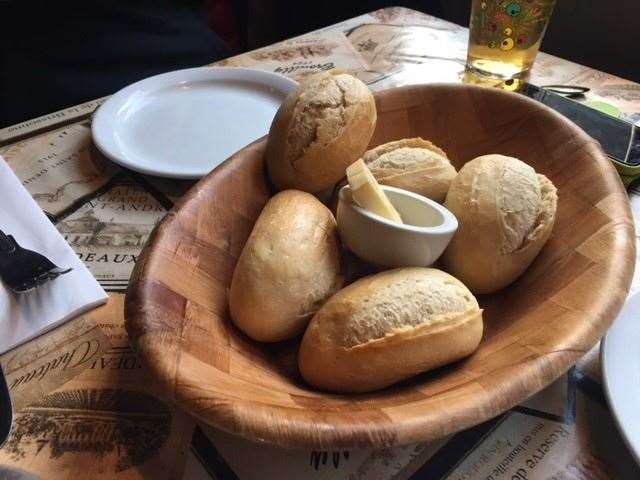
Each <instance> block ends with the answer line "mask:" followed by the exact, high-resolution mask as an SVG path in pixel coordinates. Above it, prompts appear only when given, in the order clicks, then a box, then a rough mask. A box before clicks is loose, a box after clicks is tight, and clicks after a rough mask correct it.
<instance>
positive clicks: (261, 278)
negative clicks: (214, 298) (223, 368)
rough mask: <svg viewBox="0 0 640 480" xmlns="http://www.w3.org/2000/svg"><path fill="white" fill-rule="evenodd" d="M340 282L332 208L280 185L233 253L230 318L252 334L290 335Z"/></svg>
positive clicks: (258, 336)
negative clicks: (235, 259) (237, 253)
mask: <svg viewBox="0 0 640 480" xmlns="http://www.w3.org/2000/svg"><path fill="white" fill-rule="evenodd" d="M341 286H342V277H341V275H340V252H339V245H338V233H337V225H336V221H335V218H334V217H333V214H332V213H331V212H330V211H329V209H328V208H327V207H325V206H324V205H322V203H320V202H319V201H318V200H316V199H315V197H313V195H310V194H308V193H305V192H300V191H297V190H286V191H283V192H280V193H278V194H277V195H275V196H274V197H273V198H271V200H269V202H268V203H267V205H266V206H265V207H264V209H263V210H262V213H261V214H260V216H259V217H258V220H257V221H256V223H255V225H254V227H253V230H252V231H251V235H250V236H249V239H248V240H247V243H246V244H245V246H244V249H243V250H242V254H241V255H240V258H239V259H238V263H237V264H236V268H235V270H234V272H233V278H232V280H231V290H230V292H229V309H230V312H231V318H232V320H233V322H234V323H235V324H236V325H237V326H238V328H240V329H241V330H242V331H243V332H245V333H246V334H247V335H249V336H250V337H251V338H253V339H255V340H259V341H262V342H275V341H280V340H284V339H287V338H291V337H294V336H296V335H298V334H299V333H301V332H302V331H303V330H304V328H305V327H306V326H307V324H308V323H309V319H310V318H311V317H312V316H313V314H314V313H315V312H316V310H317V309H318V308H319V307H320V306H321V305H322V304H323V303H324V301H325V300H326V299H327V298H329V297H330V296H331V295H332V294H333V293H334V292H336V291H337V290H338V289H339V288H340V287H341Z"/></svg>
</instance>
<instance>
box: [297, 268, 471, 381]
mask: <svg viewBox="0 0 640 480" xmlns="http://www.w3.org/2000/svg"><path fill="white" fill-rule="evenodd" d="M481 338H482V310H480V308H479V307H478V302H477V301H476V299H475V298H474V296H473V295H472V294H471V292H470V291H469V290H468V289H467V288H466V287H465V286H464V285H463V284H462V283H461V282H460V281H458V280H456V279H455V278H453V277H452V276H451V275H449V274H447V273H445V272H442V271H440V270H436V269H434V268H420V267H414V268H399V269H395V270H387V271H385V272H382V273H378V274H376V275H371V276H369V277H364V278H362V279H360V280H358V281H356V282H355V283H352V284H351V285H349V286H348V287H346V288H344V289H343V290H341V291H339V292H338V293H336V294H335V295H334V296H333V297H331V298H330V299H329V300H328V301H327V303H325V304H324V306H323V307H322V308H321V309H320V310H318V313H316V315H315V317H313V319H312V320H311V323H310V324H309V327H308V328H307V331H306V333H305V334H304V338H303V340H302V345H301V347H300V353H299V356H298V365H299V368H300V372H301V373H302V376H303V377H304V379H305V380H306V381H307V382H309V383H310V384H311V385H314V386H316V387H318V388H321V389H326V390H332V391H336V392H368V391H371V390H376V389H378V388H383V387H386V386H387V385H391V384H392V383H395V382H398V381H400V380H402V379H405V378H408V377H410V376H412V375H415V374H417V373H420V372H424V371H426V370H429V369H432V368H435V367H439V366H441V365H444V364H446V363H449V362H452V361H454V360H458V359H460V358H463V357H465V356H467V355H469V354H470V353H472V352H473V351H474V350H475V349H476V348H477V346H478V344H479V343H480V339H481Z"/></svg>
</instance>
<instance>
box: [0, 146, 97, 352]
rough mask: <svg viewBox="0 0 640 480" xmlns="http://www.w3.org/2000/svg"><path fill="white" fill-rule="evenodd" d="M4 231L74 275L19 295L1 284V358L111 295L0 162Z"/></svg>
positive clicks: (1, 224) (0, 225)
mask: <svg viewBox="0 0 640 480" xmlns="http://www.w3.org/2000/svg"><path fill="white" fill-rule="evenodd" d="M0 230H2V231H3V232H4V233H6V234H7V235H13V237H14V238H15V239H16V241H17V242H18V244H19V245H20V246H22V247H24V248H26V249H29V250H33V251H35V252H38V253H41V254H42V255H44V256H45V257H47V258H48V259H49V260H51V261H52V262H53V263H55V264H56V265H57V266H58V267H62V268H69V267H72V268H73V270H72V271H71V272H69V273H67V274H65V275H62V276H60V277H58V278H56V279H55V280H53V281H50V282H48V283H46V284H45V285H43V286H41V287H39V288H37V289H35V290H32V291H30V292H27V293H23V294H20V295H15V294H14V293H13V292H11V291H10V290H8V289H7V287H6V286H5V285H3V284H2V282H0V353H4V352H6V351H7V350H10V349H11V348H13V347H16V346H18V345H20V344H22V343H24V342H27V341H29V340H31V339H32V338H34V337H37V336H38V335H41V334H43V333H44V332H46V331H47V330H50V329H52V328H54V327H56V326H58V325H60V324H61V323H63V322H65V321H67V320H69V319H70V318H72V317H75V316H76V315H79V314H81V313H83V312H85V311H87V310H89V309H91V308H93V307H95V306H97V305H100V304H102V303H105V302H106V301H107V294H106V293H105V291H104V290H103V289H102V287H101V286H100V285H99V284H98V282H97V281H96V279H95V278H93V275H91V273H90V272H89V270H87V268H86V267H85V266H84V264H83V263H82V262H81V261H80V260H79V259H78V257H77V256H76V254H75V253H74V252H73V250H72V249H71V247H70V246H69V244H68V243H67V242H66V241H65V240H64V238H62V235H60V233H59V232H58V230H56V228H55V227H54V226H53V224H52V223H51V221H49V219H48V218H47V217H46V216H45V214H44V212H43V211H42V210H41V209H40V207H39V206H38V205H37V204H36V202H35V201H34V200H33V198H31V195H30V194H29V192H27V190H26V189H25V188H24V187H23V186H22V184H21V183H20V180H18V178H17V177H16V176H15V174H14V173H13V172H12V171H11V169H10V168H9V166H8V165H7V164H6V163H5V161H4V159H3V158H2V157H0Z"/></svg>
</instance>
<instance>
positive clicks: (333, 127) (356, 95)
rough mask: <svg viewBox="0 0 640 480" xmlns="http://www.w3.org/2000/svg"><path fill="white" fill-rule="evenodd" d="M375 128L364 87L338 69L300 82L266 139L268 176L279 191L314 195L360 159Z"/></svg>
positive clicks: (372, 105)
mask: <svg viewBox="0 0 640 480" xmlns="http://www.w3.org/2000/svg"><path fill="white" fill-rule="evenodd" d="M375 125H376V105H375V101H374V99H373V95H371V92H370V91H369V89H368V88H367V86H366V85H365V84H364V83H362V82H361V81H360V80H358V79H357V78H355V77H352V76H351V75H349V74H346V73H340V72H338V71H329V72H322V73H318V74H315V75H312V76H311V77H308V78H307V79H305V80H303V81H302V82H301V83H300V85H299V86H298V88H297V89H296V90H295V91H294V92H292V93H291V94H289V96H288V97H287V98H286V99H285V101H284V103H283V104H282V106H281V107H280V109H279V110H278V112H277V113H276V116H275V118H274V120H273V123H272V124H271V129H270V131H269V138H268V140H267V150H266V157H265V158H266V162H267V168H268V171H269V176H270V177H271V181H272V182H273V183H274V185H275V186H276V187H277V188H279V189H285V188H297V189H300V190H304V191H307V192H312V193H317V192H321V191H323V190H325V189H327V188H330V187H331V186H333V184H335V183H336V182H337V181H338V180H340V179H341V178H342V177H343V176H344V170H345V168H347V166H348V165H350V164H352V163H353V162H355V161H356V160H357V159H358V158H360V157H361V156H362V153H363V152H364V151H365V149H366V148H367V145H368V144H369V140H370V139H371V135H373V130H374V128H375Z"/></svg>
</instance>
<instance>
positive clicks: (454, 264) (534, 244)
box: [442, 155, 558, 293]
mask: <svg viewBox="0 0 640 480" xmlns="http://www.w3.org/2000/svg"><path fill="white" fill-rule="evenodd" d="M557 202H558V196H557V191H556V188H555V187H554V186H553V183H551V181H550V180H549V179H548V178H547V177H545V176H544V175H540V174H537V173H536V172H535V170H534V169H533V168H531V167H530V166H529V165H527V164H526V163H524V162H522V161H520V160H518V159H516V158H512V157H505V156H504V155H484V156H482V157H478V158H475V159H473V160H471V161H470V162H467V164H465V165H464V167H462V168H461V169H460V172H459V173H458V176H457V177H456V178H455V179H454V181H453V182H452V183H451V187H450V189H449V193H448V194H447V198H446V201H445V203H444V205H445V207H447V208H448V209H449V210H451V212H453V214H454V215H455V216H456V217H457V218H458V230H457V232H456V234H455V235H454V236H453V240H452V241H451V243H450V244H449V246H448V247H447V249H446V250H445V253H444V255H443V257H442V259H443V261H444V265H445V266H446V270H447V271H448V272H449V273H451V274H452V275H454V276H455V277H456V278H459V279H460V280H461V281H462V282H464V284H465V285H467V286H468V287H469V289H470V290H471V291H472V292H474V293H491V292H495V291H496V290H500V289H501V288H503V287H506V286H507V285H509V284H510V283H511V282H513V281H514V280H516V278H518V277H519V276H520V275H521V274H522V273H523V272H524V271H525V270H526V269H527V267H528V266H529V265H530V264H531V262H533V260H534V259H535V257H536V256H537V255H538V253H539V252H540V250H541V249H542V247H543V246H544V244H545V243H546V241H547V240H548V239H549V236H550V235H551V230H552V229H553V224H554V221H555V215H556V207H557Z"/></svg>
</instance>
